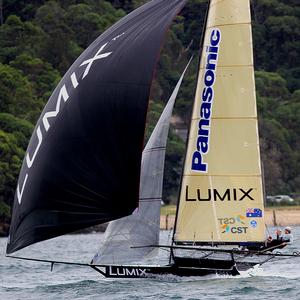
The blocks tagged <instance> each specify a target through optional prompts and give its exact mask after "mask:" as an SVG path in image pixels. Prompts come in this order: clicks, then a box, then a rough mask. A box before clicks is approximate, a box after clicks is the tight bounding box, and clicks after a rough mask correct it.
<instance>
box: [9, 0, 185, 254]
mask: <svg viewBox="0 0 300 300" xmlns="http://www.w3.org/2000/svg"><path fill="white" fill-rule="evenodd" d="M185 2H186V1H185V0H172V1H171V0H168V1H166V0H153V1H151V2H150V3H148V4H145V5H143V6H142V7H140V8H139V9H137V10H135V11H134V12H133V13H131V14H129V15H128V16H126V17H124V18H123V19H122V20H120V21H119V22H118V23H116V24H115V25H113V26H112V27H111V28H109V29H108V30H107V31H106V32H104V33H103V34H102V35H101V36H100V37H99V38H98V39H97V40H96V41H94V42H93V43H92V44H91V45H90V46H89V47H88V48H87V49H86V50H85V51H84V52H83V54H82V55H81V56H80V57H79V58H78V59H77V60H76V61H75V63H74V64H73V65H72V66H71V67H70V69H69V70H68V72H67V73H66V74H65V76H64V77H63V79H62V80H61V82H60V83H59V85H58V86H57V88H56V89H55V90H54V92H53V94H52V95H51V97H50V99H49V101H48V103H47V105H46V106H45V108H44V110H43V112H42V114H41V117H40V119H39V121H38V123H37V125H36V128H35V131H34V133H33V135H32V137H31V140H30V143H29V146H28V149H27V153H26V156H25V159H24V161H23V165H22V169H21V172H20V175H19V181H18V186H17V191H16V195H15V200H14V207H13V216H12V223H11V227H10V236H9V241H8V245H7V253H12V252H14V251H16V250H19V249H22V248H23V247H26V246H28V245H31V244H33V243H36V242H39V241H42V240H46V239H49V238H52V237H56V236H59V235H62V234H65V233H68V232H72V231H75V230H78V229H81V228H85V227H88V226H92V225H95V224H100V223H104V222H107V221H110V220H114V219H117V218H120V217H123V216H126V215H129V214H131V213H132V212H133V211H134V209H135V208H136V207H137V206H138V199H139V179H140V164H141V155H142V149H143V137H144V128H145V118H146V112H147V106H148V100H149V93H150V87H151V82H152V77H153V72H154V68H155V65H156V61H157V57H158V54H159V50H160V45H161V42H162V40H163V37H164V34H165V31H166V30H167V28H168V26H169V25H170V23H171V21H172V19H173V18H174V17H175V16H176V14H177V13H178V12H179V11H180V9H181V8H182V6H183V5H184V4H185Z"/></svg>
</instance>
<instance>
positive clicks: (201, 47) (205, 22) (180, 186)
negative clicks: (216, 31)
mask: <svg viewBox="0 0 300 300" xmlns="http://www.w3.org/2000/svg"><path fill="white" fill-rule="evenodd" d="M210 1H211V0H208V3H207V8H206V12H205V18H204V24H203V27H202V32H201V40H200V45H199V52H198V53H199V59H198V72H197V80H198V78H199V72H200V65H201V53H202V50H203V44H204V37H205V28H206V24H207V18H208V11H209V6H210ZM195 92H196V88H195ZM194 105H195V102H194ZM193 109H194V108H193ZM189 126H190V127H189V130H188V134H187V136H189V135H190V131H191V124H190V125H189ZM185 144H186V145H185V148H186V149H187V147H188V138H187V139H186V142H185ZM186 156H187V151H186V152H185V156H184V161H183V166H182V170H181V176H180V184H179V194H178V200H177V206H176V214H175V223H174V230H173V235H172V245H173V243H174V236H175V229H176V224H177V219H178V208H179V201H180V198H179V196H180V194H181V189H182V179H183V174H184V166H185V162H186ZM171 252H172V249H171Z"/></svg>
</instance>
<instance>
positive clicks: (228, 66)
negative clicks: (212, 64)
mask: <svg viewBox="0 0 300 300" xmlns="http://www.w3.org/2000/svg"><path fill="white" fill-rule="evenodd" d="M240 67H253V64H250V65H238V64H236V65H220V66H219V65H218V68H240ZM200 70H205V67H200Z"/></svg>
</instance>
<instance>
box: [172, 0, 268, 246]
mask: <svg viewBox="0 0 300 300" xmlns="http://www.w3.org/2000/svg"><path fill="white" fill-rule="evenodd" d="M264 238H265V224H264V208H263V188H262V178H261V165H260V152H259V137H258V125H257V110H256V95H255V82H254V70H253V51H252V32H251V16H250V3H249V0H212V1H210V6H209V11H208V18H207V24H206V30H205V38H204V44H203V51H202V55H201V62H200V70H199V76H198V83H197V91H196V96H195V102H194V108H193V114H192V122H191V127H190V134H189V140H188V148H187V156H186V161H185V166H184V173H183V178H182V185H181V193H180V199H179V206H178V213H177V221H176V228H175V234H174V241H175V242H216V243H218V242H230V243H232V242H261V241H263V240H264Z"/></svg>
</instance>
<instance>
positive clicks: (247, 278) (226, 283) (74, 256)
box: [0, 227, 300, 300]
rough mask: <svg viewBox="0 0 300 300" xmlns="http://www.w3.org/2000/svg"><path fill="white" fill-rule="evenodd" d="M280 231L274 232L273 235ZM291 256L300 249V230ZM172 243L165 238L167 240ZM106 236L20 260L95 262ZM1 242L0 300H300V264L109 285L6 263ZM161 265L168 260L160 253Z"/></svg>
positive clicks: (60, 244) (79, 274) (82, 273)
mask: <svg viewBox="0 0 300 300" xmlns="http://www.w3.org/2000/svg"><path fill="white" fill-rule="evenodd" d="M273 231H274V230H273V229H271V232H273ZM294 236H295V238H296V241H295V243H294V245H293V246H292V247H290V249H289V251H291V252H292V251H295V250H296V249H300V239H298V240H297V237H300V227H297V228H296V227H295V228H294ZM167 238H168V233H167V232H162V240H163V241H166V240H167ZM100 239H101V234H99V233H97V234H96V233H95V234H86V235H67V236H63V237H59V238H56V239H53V240H50V241H46V242H43V243H39V244H37V245H34V246H31V247H28V248H27V249H24V250H21V251H19V252H18V253H17V254H18V255H20V256H30V257H35V258H44V259H57V260H68V261H76V262H79V261H80V262H89V261H90V259H91V258H92V256H93V255H94V253H95V252H96V249H97V244H98V242H97V241H99V240H100ZM5 247H6V239H5V238H2V239H0V251H1V258H0V299H1V300H2V299H3V300H8V299H14V300H17V299H207V300H212V299H222V300H223V299H243V300H244V299H245V300H246V299H269V298H270V297H274V298H276V299H283V298H284V299H289V300H292V299H297V300H298V299H300V258H295V259H290V260H279V261H277V262H273V263H267V264H265V265H264V266H263V267H262V268H260V269H258V270H256V271H255V272H253V274H252V275H249V274H244V275H243V276H239V277H230V276H209V277H202V278H199V277H197V278H196V277H189V278H180V277H176V276H164V277H158V278H154V279H130V280H129V279H105V278H103V277H101V275H100V274H98V273H97V272H95V271H94V270H92V269H90V268H88V267H78V266H66V265H55V267H54V270H53V272H50V265H49V264H46V263H38V262H29V261H19V260H15V259H11V258H6V257H4V251H5ZM159 256H160V259H161V260H164V261H165V260H166V254H165V253H164V252H163V251H162V252H161V253H159Z"/></svg>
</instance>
